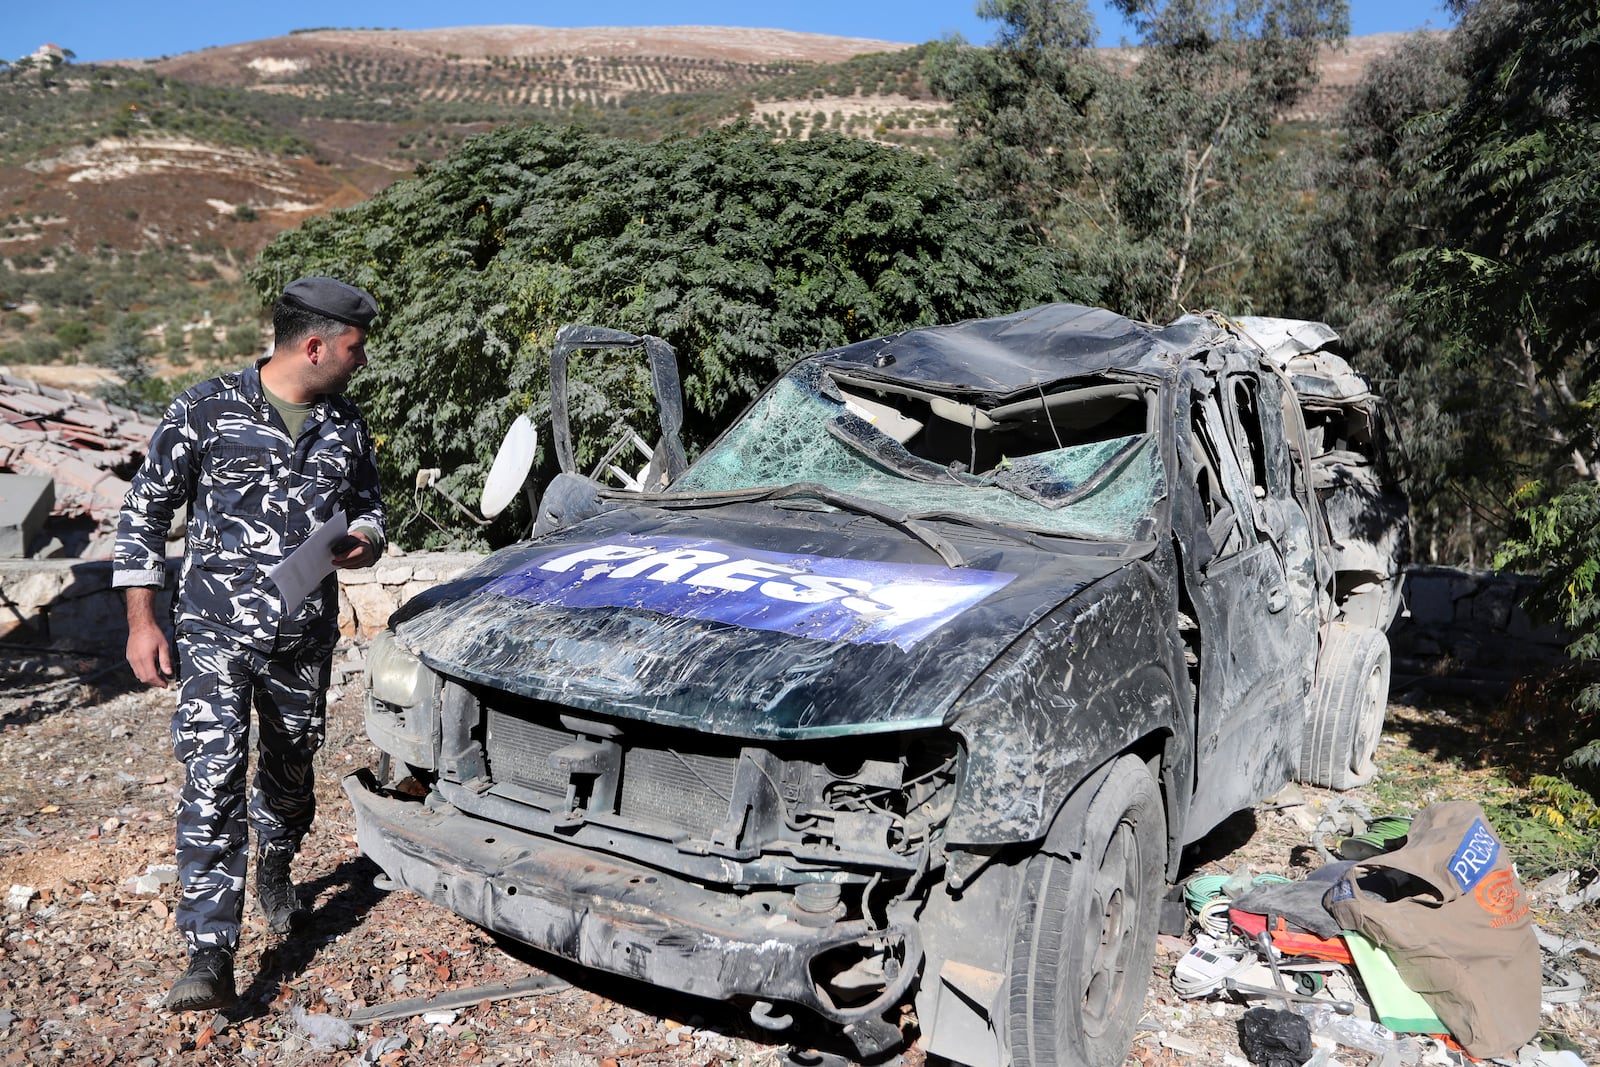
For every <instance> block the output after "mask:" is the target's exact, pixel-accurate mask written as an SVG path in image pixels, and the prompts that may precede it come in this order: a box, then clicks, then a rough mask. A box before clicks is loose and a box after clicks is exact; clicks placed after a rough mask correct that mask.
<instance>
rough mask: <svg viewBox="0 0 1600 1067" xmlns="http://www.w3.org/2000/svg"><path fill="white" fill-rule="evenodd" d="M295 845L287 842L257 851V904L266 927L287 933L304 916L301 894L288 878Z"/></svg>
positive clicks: (278, 932)
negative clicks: (264, 919)
mask: <svg viewBox="0 0 1600 1067" xmlns="http://www.w3.org/2000/svg"><path fill="white" fill-rule="evenodd" d="M293 860H294V846H293V845H291V844H288V843H287V842H275V843H273V844H270V845H266V846H264V847H262V848H261V850H260V851H258V852H257V853H256V903H257V904H258V905H259V906H260V907H261V914H262V915H264V916H266V919H267V929H268V930H271V931H272V932H273V933H275V934H287V933H288V932H289V931H291V930H293V929H294V928H295V926H296V925H298V924H299V923H300V921H301V920H302V919H304V918H305V914H306V913H305V912H304V911H303V910H302V909H301V907H300V897H299V896H298V895H297V894H296V893H295V891H294V883H293V882H292V881H290V880H289V864H290V863H291V862H292V861H293Z"/></svg>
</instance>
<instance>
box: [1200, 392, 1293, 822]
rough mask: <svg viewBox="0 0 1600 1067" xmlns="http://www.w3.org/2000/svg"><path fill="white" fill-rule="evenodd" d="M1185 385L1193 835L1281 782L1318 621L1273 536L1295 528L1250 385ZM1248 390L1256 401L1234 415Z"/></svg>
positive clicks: (1289, 763)
mask: <svg viewBox="0 0 1600 1067" xmlns="http://www.w3.org/2000/svg"><path fill="white" fill-rule="evenodd" d="M1191 382H1192V384H1193V385H1194V386H1195V388H1193V389H1192V391H1191V394H1190V402H1189V411H1188V420H1187V430H1188V438H1189V440H1188V442H1187V449H1186V451H1185V452H1184V456H1183V458H1184V460H1186V461H1187V462H1186V464H1180V466H1184V465H1186V466H1187V468H1188V472H1189V476H1188V477H1187V478H1182V479H1180V489H1179V491H1180V493H1183V494H1189V495H1190V499H1189V501H1188V506H1187V507H1180V508H1179V509H1178V511H1177V513H1176V514H1175V520H1180V521H1181V518H1182V517H1183V516H1184V515H1185V514H1186V515H1187V516H1188V517H1189V519H1190V521H1189V523H1188V524H1187V525H1188V529H1187V530H1185V529H1184V528H1182V527H1181V526H1180V528H1179V529H1178V531H1177V533H1178V536H1179V538H1180V545H1181V548H1182V556H1183V572H1184V581H1185V593H1186V602H1185V608H1186V612H1187V614H1188V615H1189V622H1190V624H1191V625H1190V630H1189V632H1188V634H1186V637H1187V640H1188V644H1189V649H1190V653H1191V656H1192V658H1193V659H1194V660H1195V661H1196V662H1195V663H1194V664H1193V666H1192V668H1191V670H1192V676H1193V680H1194V684H1195V688H1196V711H1195V715H1196V718H1195V795H1194V798H1193V801H1192V802H1191V818H1190V819H1189V824H1190V825H1191V826H1192V827H1193V835H1194V836H1198V834H1200V833H1203V832H1204V830H1205V828H1206V827H1208V826H1210V825H1212V824H1214V823H1215V822H1216V821H1217V820H1220V819H1221V818H1223V817H1225V816H1226V815H1227V814H1229V813H1230V812H1233V811H1237V810H1239V809H1240V808H1243V807H1247V806H1249V805H1250V804H1253V803H1255V802H1256V801H1257V800H1260V799H1261V798H1262V797H1263V796H1266V795H1268V794H1269V793H1271V792H1273V791H1274V790H1276V789H1277V788H1278V787H1279V786H1280V785H1281V784H1282V783H1283V782H1284V781H1285V780H1287V778H1288V776H1289V774H1290V772H1291V770H1292V768H1293V766H1294V761H1295V759H1296V758H1297V757H1298V753H1299V748H1300V736H1301V719H1302V706H1303V701H1304V699H1305V694H1306V692H1307V691H1308V686H1309V682H1310V678H1311V670H1312V667H1313V665H1314V662H1315V655H1316V628H1315V624H1314V618H1315V612H1314V610H1313V611H1311V612H1310V613H1309V616H1308V614H1307V611H1306V593H1305V590H1304V589H1303V588H1297V585H1298V584H1299V583H1294V582H1291V580H1290V567H1289V564H1288V563H1287V560H1288V559H1290V558H1296V556H1297V554H1298V553H1299V552H1300V549H1299V548H1296V549H1295V550H1294V551H1292V552H1291V553H1289V554H1288V555H1286V554H1285V550H1284V545H1283V544H1281V543H1280V541H1279V538H1280V536H1282V532H1288V533H1290V534H1291V535H1292V534H1294V532H1295V530H1296V527H1295V524H1294V522H1293V519H1292V517H1286V516H1285V514H1284V513H1283V512H1282V510H1281V505H1282V503H1283V501H1281V500H1278V499H1275V498H1274V497H1273V492H1274V490H1273V486H1274V485H1275V484H1276V485H1278V487H1279V488H1280V489H1282V488H1285V487H1284V486H1283V485H1282V483H1281V482H1280V480H1279V479H1278V478H1277V477H1276V475H1270V474H1268V473H1267V472H1268V471H1270V470H1272V469H1273V467H1274V464H1275V462H1276V461H1277V460H1278V459H1281V458H1282V457H1275V456H1274V454H1273V452H1272V450H1271V449H1270V448H1267V447H1266V445H1265V441H1264V439H1263V438H1264V433H1263V431H1264V429H1265V428H1264V427H1263V423H1262V420H1261V419H1260V418H1259V401H1260V395H1259V388H1258V386H1259V383H1255V385H1256V386H1257V388H1252V389H1250V390H1246V391H1244V392H1239V391H1237V390H1236V389H1235V386H1236V385H1237V384H1238V383H1237V382H1236V381H1233V380H1230V379H1229V378H1228V377H1218V378H1212V377H1205V378H1193V379H1191ZM1246 396H1248V397H1250V398H1251V403H1252V404H1253V405H1254V407H1253V410H1251V411H1249V412H1246V413H1244V414H1241V412H1240V410H1239V404H1240V402H1241V401H1242V400H1244V398H1245V397H1246ZM1273 430H1274V432H1275V433H1276V434H1277V435H1278V439H1277V440H1276V441H1275V446H1276V447H1279V448H1281V447H1283V442H1282V440H1281V430H1282V425H1281V420H1279V421H1278V422H1277V423H1276V424H1275V425H1274V426H1273ZM1252 431H1254V432H1253V433H1252ZM1182 436H1183V435H1182V434H1180V449H1183V448H1184V442H1182ZM1281 473H1287V467H1285V468H1284V471H1283V472H1281ZM1258 478H1259V479H1260V481H1259V482H1258ZM1296 510H1298V509H1296ZM1308 617H1309V618H1310V619H1311V620H1313V621H1312V622H1311V624H1310V625H1309V626H1308V625H1307V618H1308Z"/></svg>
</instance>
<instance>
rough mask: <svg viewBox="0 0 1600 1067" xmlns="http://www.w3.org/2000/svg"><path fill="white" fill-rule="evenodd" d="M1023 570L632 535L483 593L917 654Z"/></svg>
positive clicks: (535, 564) (512, 575)
mask: <svg viewBox="0 0 1600 1067" xmlns="http://www.w3.org/2000/svg"><path fill="white" fill-rule="evenodd" d="M1014 578H1016V575H1015V574H1008V573H1006V572H1004V571H981V570H969V569H960V570H957V569H953V568H950V567H938V566H928V565H923V564H916V563H883V562H878V561H871V560H855V559H842V558H839V557H835V556H814V555H790V554H787V553H781V552H762V551H757V550H755V549H750V548H745V547H744V546H742V545H735V544H728V543H725V542H722V541H711V540H702V539H691V538H681V537H636V536H633V535H626V534H625V535H622V536H620V537H617V538H613V539H610V540H607V541H603V542H596V543H592V544H587V545H579V546H573V545H564V546H562V547H559V548H554V549H551V550H550V551H549V552H548V553H544V554H541V555H539V556H536V557H534V558H532V559H530V560H529V561H528V562H527V563H526V564H524V565H523V566H521V567H519V568H518V569H517V570H514V571H511V572H509V573H507V574H504V575H502V576H501V577H499V578H497V579H495V580H494V581H493V582H491V583H490V584H489V585H487V586H486V587H485V588H484V592H487V593H495V594H499V595H501V596H511V597H517V598H519V599H522V600H528V601H531V602H533V603H539V604H552V605H557V606H561V607H572V608H602V607H611V608H641V609H644V610H647V611H654V612H658V613H660V614H662V615H672V616H677V617H680V618H692V619H705V620H708V621H714V622H724V623H729V624H731V625H734V626H745V627H749V628H751V629H755V630H770V631H776V632H779V633H787V634H793V635H795V636H797V637H811V638H816V639H818V640H823V641H846V642H850V643H852V644H889V643H892V644H895V645H898V646H899V647H901V648H904V649H908V650H909V649H910V648H911V647H912V646H914V645H915V644H916V643H917V642H918V641H921V640H922V639H923V638H925V637H927V636H928V635H929V634H931V633H933V632H934V631H935V630H937V629H939V627H941V626H943V625H945V624H946V623H948V622H949V621H950V620H951V619H954V618H955V617H956V616H958V615H960V614H961V613H962V612H964V611H966V610H967V609H968V608H970V607H972V606H973V605H974V604H977V603H978V602H979V601H981V600H982V599H983V598H984V597H986V596H988V595H989V594H990V593H993V592H995V591H997V590H999V589H1003V588H1005V586H1006V585H1007V584H1009V583H1010V582H1011V581H1012V580H1013V579H1014Z"/></svg>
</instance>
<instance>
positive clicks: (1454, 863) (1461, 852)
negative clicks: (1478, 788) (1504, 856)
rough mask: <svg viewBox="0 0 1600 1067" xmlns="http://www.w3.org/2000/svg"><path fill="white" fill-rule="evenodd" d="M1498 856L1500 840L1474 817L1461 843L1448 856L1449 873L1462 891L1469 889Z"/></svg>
mask: <svg viewBox="0 0 1600 1067" xmlns="http://www.w3.org/2000/svg"><path fill="white" fill-rule="evenodd" d="M1499 858H1500V841H1499V840H1498V839H1497V838H1496V837H1495V836H1494V834H1492V833H1490V832H1489V828H1488V827H1487V826H1485V825H1484V824H1483V820H1481V819H1474V820H1473V821H1472V826H1471V827H1470V828H1468V830H1467V832H1466V835H1465V836H1464V837H1462V838H1461V844H1459V845H1457V846H1456V850H1455V852H1454V853H1452V854H1451V856H1450V874H1451V876H1452V877H1454V878H1455V880H1456V884H1457V885H1459V886H1460V887H1461V890H1462V892H1468V891H1470V890H1471V889H1472V888H1473V887H1474V886H1476V885H1477V884H1478V883H1479V882H1480V881H1482V880H1483V876H1484V875H1485V874H1487V873H1488V872H1489V869H1490V868H1491V867H1493V866H1494V864H1495V861H1496V860H1497V859H1499Z"/></svg>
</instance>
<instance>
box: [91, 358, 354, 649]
mask: <svg viewBox="0 0 1600 1067" xmlns="http://www.w3.org/2000/svg"><path fill="white" fill-rule="evenodd" d="M262 362H265V361H264V360H263V361H262ZM260 368H261V363H257V364H256V365H255V366H253V367H250V368H248V369H246V370H243V371H239V372H237V373H232V374H224V375H222V376H221V377H218V378H212V379H211V380H209V381H206V382H202V383H200V384H199V385H196V386H194V387H193V388H192V389H189V390H188V391H187V392H185V393H183V394H182V395H181V396H179V397H178V398H177V399H176V400H174V401H173V402H172V406H171V407H170V408H168V409H167V413H166V416H165V417H164V418H163V419H162V420H161V424H160V425H159V426H158V427H157V428H156V432H155V434H154V435H153V436H152V437H151V438H150V451H149V454H148V455H146V457H145V461H144V463H143V465H142V466H140V468H139V471H138V473H137V474H135V475H134V478H133V483H132V486H131V488H130V489H129V490H128V495H127V497H126V498H125V499H124V500H123V504H122V517H121V521H120V522H119V523H118V525H117V544H116V551H115V556H114V562H113V575H112V584H113V585H114V586H117V587H119V588H123V587H128V586H160V585H162V584H163V583H164V582H165V579H166V564H165V542H166V536H167V531H168V529H169V528H170V527H171V525H172V520H173V516H174V514H175V513H176V512H177V510H178V509H179V508H180V507H182V506H184V505H188V507H189V519H188V529H187V531H186V533H187V544H188V547H187V550H186V551H185V553H184V559H183V568H182V571H181V573H180V576H179V579H178V595H177V597H176V598H175V599H174V602H173V616H174V622H175V625H176V627H177V630H178V632H179V633H183V632H192V631H194V630H207V631H212V632H215V631H218V630H221V631H224V632H229V633H232V634H233V635H234V636H235V637H236V638H237V639H240V640H243V641H245V642H247V643H249V644H250V645H252V646H254V647H256V648H259V649H261V650H262V651H269V650H271V648H272V646H273V644H274V643H275V642H276V641H278V640H279V639H284V640H293V639H294V638H297V637H300V636H302V635H321V636H325V637H327V639H328V640H329V641H330V642H331V641H332V640H333V639H334V636H335V635H334V630H335V627H336V625H337V621H338V620H337V614H338V591H337V581H336V579H335V578H334V576H333V575H329V576H328V578H327V579H326V580H324V581H323V583H322V587H321V589H320V590H317V591H313V592H312V593H311V594H310V595H309V596H307V597H306V599H305V602H304V603H302V604H301V605H300V608H299V610H298V611H296V612H295V613H294V615H293V616H285V614H284V610H283V599H282V597H281V596H280V595H279V593H278V590H277V587H276V586H275V585H274V584H273V582H272V580H271V579H270V578H268V577H267V573H266V572H267V570H268V569H269V568H271V567H272V566H274V565H275V564H277V563H279V562H281V561H282V560H283V558H284V557H285V556H287V555H288V554H289V553H290V552H293V551H294V550H295V548H296V547H298V546H299V545H300V543H301V542H302V541H304V540H305V539H306V536H307V535H308V534H310V533H311V531H312V530H313V529H314V528H315V527H316V526H318V525H319V524H320V523H322V522H324V521H326V520H327V519H328V518H330V517H331V516H332V515H333V514H334V512H336V511H338V510H339V509H341V508H343V509H344V513H345V518H346V521H347V522H348V524H349V526H350V528H351V529H356V528H357V527H360V528H361V529H362V531H363V532H365V533H366V534H367V535H368V537H370V538H371V539H372V541H373V543H374V544H375V545H376V546H377V548H378V551H379V552H380V553H381V552H382V551H383V522H384V509H383V498H382V496H381V495H380V494H379V490H378V470H377V465H376V459H375V457H374V455H373V442H372V436H371V434H370V433H369V432H368V430H367V425H366V423H365V422H364V421H363V420H362V418H361V413H360V412H359V411H358V410H357V409H356V406H355V404H353V403H352V402H351V401H349V400H348V399H346V398H344V397H342V396H325V397H322V398H321V399H320V400H318V401H317V404H316V406H315V407H314V408H313V409H312V411H311V413H310V415H309V416H307V418H306V422H305V426H304V427H302V429H301V431H300V437H299V439H298V440H296V441H290V440H289V435H288V433H287V431H286V430H285V429H284V426H283V420H282V419H281V418H280V417H279V416H278V413H277V412H276V411H274V410H273V408H272V405H271V403H270V402H269V401H268V400H267V397H266V395H265V394H264V393H263V392H262V390H261V370H260Z"/></svg>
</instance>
